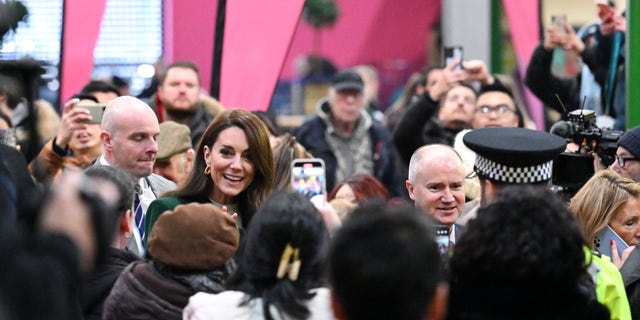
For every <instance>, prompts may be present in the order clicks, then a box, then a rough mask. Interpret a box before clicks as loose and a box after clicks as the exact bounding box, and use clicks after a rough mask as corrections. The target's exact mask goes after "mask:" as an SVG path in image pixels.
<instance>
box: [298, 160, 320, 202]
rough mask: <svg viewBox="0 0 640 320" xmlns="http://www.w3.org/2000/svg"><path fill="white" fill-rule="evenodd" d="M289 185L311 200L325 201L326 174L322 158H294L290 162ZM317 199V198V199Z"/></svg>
mask: <svg viewBox="0 0 640 320" xmlns="http://www.w3.org/2000/svg"><path fill="white" fill-rule="evenodd" d="M291 187H292V189H293V190H294V191H295V192H298V193H300V194H302V195H304V196H305V197H307V198H309V199H310V200H312V201H319V200H322V201H325V199H326V175H325V170H324V161H323V160H322V159H318V158H314V159H296V160H293V162H292V163H291ZM317 199H319V200H317Z"/></svg>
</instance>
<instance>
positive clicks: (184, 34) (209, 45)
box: [163, 0, 231, 91]
mask: <svg viewBox="0 0 640 320" xmlns="http://www.w3.org/2000/svg"><path fill="white" fill-rule="evenodd" d="M227 2H231V1H227ZM217 6H218V1H211V0H189V1H184V0H182V1H181V0H164V1H163V31H164V34H163V42H164V43H163V58H164V61H165V62H166V63H169V64H170V63H172V62H176V61H179V60H188V61H191V62H193V63H195V64H196V66H198V69H200V86H201V87H202V88H204V89H205V90H206V91H209V88H210V87H211V63H212V57H213V37H214V34H215V29H216V10H217Z"/></svg>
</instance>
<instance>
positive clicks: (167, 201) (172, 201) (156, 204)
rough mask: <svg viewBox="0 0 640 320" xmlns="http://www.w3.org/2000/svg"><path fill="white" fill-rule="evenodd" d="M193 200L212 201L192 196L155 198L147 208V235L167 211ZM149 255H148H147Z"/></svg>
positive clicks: (145, 222) (149, 234)
mask: <svg viewBox="0 0 640 320" xmlns="http://www.w3.org/2000/svg"><path fill="white" fill-rule="evenodd" d="M192 202H199V203H210V202H209V201H208V200H207V198H204V199H198V198H191V197H162V198H158V199H156V200H153V201H152V202H151V203H150V204H149V208H147V214H146V216H145V218H144V220H145V221H144V232H145V234H146V235H147V237H149V236H151V229H152V228H153V225H154V224H155V223H156V221H157V220H158V218H160V216H161V215H162V214H163V213H164V212H165V211H170V210H173V209H174V208H175V207H177V206H179V205H181V204H187V203H192ZM146 249H147V248H145V252H146ZM147 256H148V255H147Z"/></svg>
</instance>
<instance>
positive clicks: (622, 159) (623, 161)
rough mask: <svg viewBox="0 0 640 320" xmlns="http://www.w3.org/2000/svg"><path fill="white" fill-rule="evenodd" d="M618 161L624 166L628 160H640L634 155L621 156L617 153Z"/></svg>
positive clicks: (619, 164) (619, 165) (620, 165)
mask: <svg viewBox="0 0 640 320" xmlns="http://www.w3.org/2000/svg"><path fill="white" fill-rule="evenodd" d="M616 161H617V162H618V167H620V168H624V164H625V162H627V161H640V160H638V159H636V158H634V157H621V156H619V155H617V154H616Z"/></svg>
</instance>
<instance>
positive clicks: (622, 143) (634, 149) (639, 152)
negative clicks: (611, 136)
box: [618, 126, 640, 159]
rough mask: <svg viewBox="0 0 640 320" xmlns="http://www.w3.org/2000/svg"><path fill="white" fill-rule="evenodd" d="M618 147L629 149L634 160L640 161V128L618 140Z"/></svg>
mask: <svg viewBox="0 0 640 320" xmlns="http://www.w3.org/2000/svg"><path fill="white" fill-rule="evenodd" d="M618 147H623V148H625V149H627V151H629V152H630V153H631V154H632V155H633V157H634V158H636V159H640V126H638V127H635V128H633V129H632V130H631V131H628V132H627V133H625V134H623V135H622V137H621V138H620V140H618Z"/></svg>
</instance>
